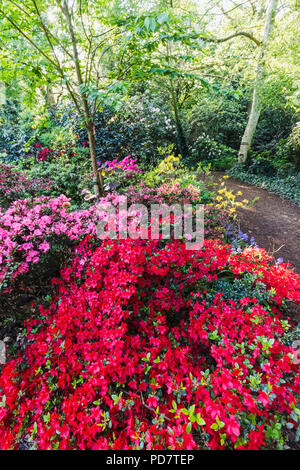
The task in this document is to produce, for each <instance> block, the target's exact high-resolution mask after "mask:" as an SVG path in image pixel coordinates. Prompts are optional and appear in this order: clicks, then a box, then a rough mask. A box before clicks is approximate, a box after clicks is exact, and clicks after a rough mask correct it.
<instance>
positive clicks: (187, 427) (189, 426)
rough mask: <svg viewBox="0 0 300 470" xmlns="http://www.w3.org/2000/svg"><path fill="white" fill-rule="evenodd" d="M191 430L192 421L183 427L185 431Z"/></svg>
mask: <svg viewBox="0 0 300 470" xmlns="http://www.w3.org/2000/svg"><path fill="white" fill-rule="evenodd" d="M191 431H192V423H188V424H187V425H186V428H185V432H186V433H187V434H189V433H190V432H191Z"/></svg>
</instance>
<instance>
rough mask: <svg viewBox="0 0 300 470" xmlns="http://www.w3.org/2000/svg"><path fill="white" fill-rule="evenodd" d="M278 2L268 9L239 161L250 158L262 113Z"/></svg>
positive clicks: (273, 0) (272, 1)
mask: <svg viewBox="0 0 300 470" xmlns="http://www.w3.org/2000/svg"><path fill="white" fill-rule="evenodd" d="M277 2H278V0H270V2H269V6H268V9H267V14H266V20H265V27H264V34H263V41H262V45H261V51H260V54H259V57H258V62H257V71H256V79H255V85H254V89H253V95H252V104H251V110H250V114H249V118H248V122H247V126H246V128H245V131H244V135H243V138H242V141H241V145H240V149H239V154H238V162H239V163H245V162H246V160H247V158H248V152H249V149H250V147H251V143H252V140H253V136H254V133H255V130H256V126H257V123H258V120H259V116H260V113H261V99H260V93H261V88H262V85H263V81H264V72H265V53H266V49H267V45H268V40H269V37H270V34H271V31H272V29H273V26H274V22H275V15H276V10H277Z"/></svg>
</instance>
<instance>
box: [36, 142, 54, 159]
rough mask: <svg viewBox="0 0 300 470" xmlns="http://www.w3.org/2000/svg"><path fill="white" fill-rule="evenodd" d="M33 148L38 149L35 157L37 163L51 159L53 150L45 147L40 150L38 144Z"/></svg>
mask: <svg viewBox="0 0 300 470" xmlns="http://www.w3.org/2000/svg"><path fill="white" fill-rule="evenodd" d="M35 146H36V148H37V149H38V152H37V156H36V159H37V161H38V162H44V161H46V160H50V159H51V157H52V154H53V150H51V149H48V148H47V147H44V148H41V145H40V144H36V145H35ZM40 149H41V150H40Z"/></svg>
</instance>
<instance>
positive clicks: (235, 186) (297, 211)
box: [213, 172, 300, 273]
mask: <svg viewBox="0 0 300 470" xmlns="http://www.w3.org/2000/svg"><path fill="white" fill-rule="evenodd" d="M222 175H223V173H219V172H215V173H214V175H213V178H214V181H218V179H219V178H220V176H222ZM226 186H227V188H228V189H230V190H233V191H234V192H236V191H241V192H242V193H243V196H242V198H243V199H248V200H249V201H252V200H253V199H254V198H256V197H259V200H258V201H256V202H255V204H254V205H253V207H247V208H245V209H244V208H243V209H241V208H239V209H238V211H237V212H238V218H239V220H240V226H241V230H242V231H243V232H245V233H247V234H248V235H249V236H250V237H252V236H253V237H254V238H255V241H256V243H257V244H258V245H259V246H260V247H261V248H265V249H266V250H267V251H268V253H270V254H272V255H274V257H275V258H276V259H277V258H283V261H284V262H289V263H291V264H292V265H293V266H294V267H295V268H296V271H297V272H298V273H300V207H298V206H297V205H295V204H293V203H292V202H289V201H288V200H287V199H284V198H282V197H280V196H277V195H276V194H273V193H271V192H269V191H266V190H264V189H261V188H257V187H255V186H250V185H248V184H246V183H243V182H241V181H238V180H235V179H233V178H228V179H227V180H226Z"/></svg>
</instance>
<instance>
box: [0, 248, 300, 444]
mask: <svg viewBox="0 0 300 470" xmlns="http://www.w3.org/2000/svg"><path fill="white" fill-rule="evenodd" d="M269 261H270V259H269V258H268V257H267V255H266V254H265V252H264V251H263V250H258V249H253V248H251V249H248V250H245V251H243V252H242V253H240V254H233V253H232V250H231V247H230V246H229V245H225V244H223V243H222V242H221V241H218V240H214V241H213V240H206V242H205V246H204V249H203V250H201V251H198V252H193V251H189V250H186V249H185V246H184V243H182V242H181V241H172V242H170V243H167V244H166V245H165V246H162V245H161V244H160V242H159V241H150V242H144V241H143V242H142V241H135V242H133V241H131V240H124V241H122V242H119V241H117V240H109V241H105V242H103V244H102V245H101V246H100V247H98V248H97V249H96V250H94V248H93V247H92V245H91V244H90V243H89V241H88V240H86V241H85V242H83V243H82V244H80V245H79V247H78V248H77V250H76V255H75V257H74V259H73V264H72V266H69V267H67V268H66V269H64V271H63V273H62V278H61V279H60V280H58V279H57V280H54V281H53V282H54V284H55V285H56V286H57V295H56V296H54V297H53V299H52V301H51V305H50V307H48V308H46V307H43V306H40V315H39V317H38V318H36V317H35V318H32V319H31V320H30V321H29V323H28V325H27V334H28V341H29V343H28V344H27V346H26V349H25V351H24V352H22V353H21V354H19V355H18V356H17V357H16V358H13V359H11V360H10V361H9V362H8V363H7V364H6V365H5V366H4V368H3V370H2V372H1V375H0V389H1V393H0V419H1V425H0V448H2V449H8V448H22V446H23V445H24V442H30V443H31V444H30V445H31V446H32V447H33V448H39V449H143V448H145V449H183V450H189V449H206V448H210V449H224V448H226V449H232V448H237V449H261V448H264V447H269V448H270V447H272V448H274V447H280V446H282V443H283V438H282V428H283V426H284V425H285V424H286V423H288V424H289V426H290V427H291V426H292V427H293V426H296V421H297V418H298V415H299V411H298V410H297V408H296V396H297V393H299V375H297V374H298V372H299V364H298V363H297V362H299V361H297V360H296V351H295V350H294V349H293V348H292V347H291V346H289V345H288V344H287V338H288V334H289V335H290V334H291V326H290V325H289V323H288V322H287V320H284V319H283V318H282V316H281V313H280V312H281V311H283V310H284V309H285V304H286V302H288V301H293V302H300V279H299V276H298V275H296V274H294V273H293V272H292V271H290V270H288V269H287V267H286V266H284V265H280V266H272V267H270V266H269ZM249 272H250V274H249ZM249 276H250V280H251V283H250V285H252V291H253V295H251V296H249V294H248V288H249ZM237 282H238V283H240V284H241V285H239V286H238V288H237V286H236V285H235V284H236V283H237ZM220 283H223V287H224V289H223V290H224V292H223V291H220V290H218V288H217V286H219V285H220ZM231 292H234V294H235V295H234V297H235V300H232V299H231V298H230V297H231Z"/></svg>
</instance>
